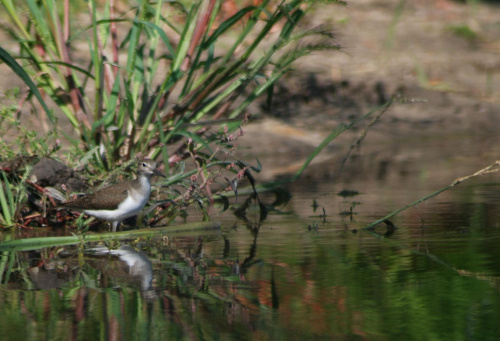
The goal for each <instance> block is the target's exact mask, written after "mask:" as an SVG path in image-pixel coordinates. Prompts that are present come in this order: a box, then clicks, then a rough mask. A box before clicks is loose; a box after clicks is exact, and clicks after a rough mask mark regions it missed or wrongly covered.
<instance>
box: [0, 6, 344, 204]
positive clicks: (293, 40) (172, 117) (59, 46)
mask: <svg viewBox="0 0 500 341" xmlns="http://www.w3.org/2000/svg"><path fill="white" fill-rule="evenodd" d="M330 2H331V3H334V4H345V3H343V2H341V1H330ZM0 3H1V4H2V5H3V7H4V9H5V11H6V13H7V15H8V17H9V19H10V20H9V22H8V24H6V25H4V26H3V30H4V31H5V32H7V33H8V34H10V36H11V37H12V41H11V42H9V44H8V46H9V47H10V51H7V48H6V47H5V48H3V47H0V59H1V60H2V61H3V62H4V63H6V64H7V65H8V66H9V67H11V68H12V70H13V71H14V72H16V74H18V75H19V76H20V77H21V78H22V79H23V81H24V82H25V83H26V85H27V86H28V87H29V89H30V90H29V92H28V95H27V97H25V98H24V99H20V100H19V103H20V104H21V103H30V101H26V99H27V98H29V99H31V98H32V96H34V97H35V98H36V100H37V102H38V103H39V104H40V106H41V107H40V106H39V105H36V104H35V103H33V102H32V101H31V103H32V104H33V105H32V111H33V112H34V114H35V115H37V116H38V120H39V122H40V126H41V127H44V126H45V127H48V129H50V130H54V131H56V132H57V133H58V134H60V135H61V136H64V137H65V139H66V140H68V141H69V142H70V144H71V145H72V146H73V147H74V148H73V151H72V154H71V155H72V156H71V157H72V159H73V160H76V159H79V162H78V168H80V169H87V171H89V172H90V173H91V174H94V175H95V174H96V173H97V177H98V178H101V179H102V177H103V176H102V175H99V174H102V173H103V172H104V171H109V170H111V169H114V168H115V166H116V165H120V164H124V163H127V162H128V161H130V160H132V159H133V158H134V157H136V156H137V155H143V156H145V155H147V156H149V157H151V158H153V159H157V158H159V157H160V156H161V157H162V159H163V162H164V165H165V172H166V173H167V175H168V179H167V180H166V181H165V182H163V183H161V185H162V186H165V188H167V189H168V190H164V191H163V193H162V199H164V200H167V201H168V202H170V203H172V202H175V203H176V207H177V208H176V212H179V211H181V210H182V209H183V208H184V207H186V206H187V205H189V204H192V203H200V202H202V201H206V200H208V201H213V196H214V195H215V194H220V193H222V191H223V190H224V189H225V188H227V187H229V188H230V187H231V186H227V183H226V180H225V178H226V177H228V178H231V179H233V178H234V177H235V176H236V179H238V178H241V177H243V176H245V177H248V176H250V172H251V171H258V170H259V169H258V168H259V167H253V168H252V167H251V166H250V165H249V164H247V163H245V162H243V161H241V160H235V159H234V158H233V156H232V153H233V151H234V149H235V148H236V143H235V141H236V140H237V138H239V137H241V136H242V135H243V134H244V129H243V128H242V126H243V125H244V124H245V123H246V122H247V121H248V119H249V115H248V113H247V110H248V106H249V105H250V104H251V103H252V102H253V101H255V100H256V99H257V98H258V97H260V96H268V101H271V99H272V93H273V87H274V84H275V83H276V82H277V81H278V80H279V79H280V78H281V77H282V76H283V75H284V74H285V73H286V72H287V71H288V70H289V69H290V68H291V66H292V63H293V62H294V61H295V60H297V59H298V58H300V57H302V56H304V55H307V54H310V53H312V52H314V51H328V50H337V49H338V48H339V47H338V46H337V45H336V44H335V43H334V42H333V40H332V38H333V37H332V35H331V34H330V33H329V32H327V31H325V30H324V29H317V28H316V29H309V30H298V27H299V23H300V22H301V20H302V19H303V18H304V16H305V15H306V13H307V12H308V11H309V10H310V9H311V7H312V6H314V5H315V4H316V2H315V1H300V0H291V1H282V2H280V3H279V4H276V3H274V2H271V1H269V0H263V1H261V2H260V3H259V5H258V6H246V7H243V8H241V9H239V10H238V11H237V12H236V13H234V14H232V15H230V16H229V17H224V16H223V13H222V12H221V5H222V1H220V0H205V1H198V2H189V3H178V2H163V1H157V2H153V1H139V2H138V5H137V6H134V7H131V8H128V9H127V8H125V5H124V3H122V2H118V1H107V2H104V3H102V4H101V3H98V2H97V1H96V0H90V1H88V12H85V11H81V12H75V8H73V7H71V6H70V1H69V0H64V1H56V0H47V1H36V0H27V1H26V2H25V3H23V4H18V3H15V2H13V1H12V0H0ZM86 13H88V15H87V16H85V14H86ZM76 19H78V20H81V23H78V22H77V20H76ZM275 32H279V33H275ZM12 44H15V45H17V48H15V47H14V48H13V47H11V46H12ZM6 45H7V44H6ZM82 45H85V46H86V47H85V48H84V49H82V48H78V49H77V48H75V46H82ZM76 55H78V59H77V58H75V56H76ZM65 122H68V123H70V125H71V127H72V128H73V132H69V131H67V130H64V129H62V128H61V127H62V126H64V125H65ZM186 164H191V165H192V167H186ZM228 172H229V173H233V175H231V174H226V175H224V174H225V173H228ZM220 179H222V180H220ZM213 184H219V188H220V189H217V190H216V191H215V192H213V191H212V189H211V186H212V187H213ZM222 184H224V185H222ZM173 185H178V186H180V188H181V189H180V190H179V189H177V190H172V189H171V187H172V186H173ZM166 186H168V187H166ZM182 191H184V192H182ZM165 197H166V198H167V199H165ZM167 206H168V205H167ZM171 206H173V205H172V204H171Z"/></svg>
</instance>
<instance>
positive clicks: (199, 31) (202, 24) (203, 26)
mask: <svg viewBox="0 0 500 341" xmlns="http://www.w3.org/2000/svg"><path fill="white" fill-rule="evenodd" d="M216 2H217V1H216V0H211V1H210V3H209V4H208V7H207V9H206V10H205V12H204V13H203V15H202V16H201V17H200V18H199V19H198V24H197V25H196V28H195V30H194V33H193V39H192V40H191V44H190V45H189V48H188V52H187V54H186V57H185V58H184V60H183V61H182V65H181V71H183V72H185V71H186V70H187V69H188V67H189V63H190V62H191V58H192V57H193V55H194V51H195V50H196V46H198V44H199V42H200V40H201V38H202V36H203V34H204V33H205V32H206V31H207V25H208V21H209V20H210V16H211V15H212V12H213V10H214V7H215V3H216Z"/></svg>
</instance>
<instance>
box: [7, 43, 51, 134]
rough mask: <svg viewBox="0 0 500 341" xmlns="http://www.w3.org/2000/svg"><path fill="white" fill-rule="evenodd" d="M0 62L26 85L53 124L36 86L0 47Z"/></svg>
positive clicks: (49, 112)
mask: <svg viewBox="0 0 500 341" xmlns="http://www.w3.org/2000/svg"><path fill="white" fill-rule="evenodd" d="M0 60H2V61H3V62H4V63H5V64H6V65H7V66H8V67H10V68H11V69H12V71H14V72H15V73H16V74H17V75H18V76H19V77H20V78H21V79H22V80H23V82H24V83H26V85H27V86H28V87H29V88H30V90H31V92H32V93H33V94H34V95H35V96H36V98H37V99H38V101H39V102H40V104H41V105H42V108H43V110H45V112H46V113H47V116H48V117H49V119H50V121H51V122H52V123H54V124H55V118H54V115H53V114H52V111H50V110H49V108H48V107H47V104H45V101H44V100H43V97H42V95H41V94H40V91H38V88H37V86H36V85H35V83H33V81H32V80H31V78H30V76H29V75H28V74H27V73H26V71H24V69H23V68H22V67H21V65H19V64H18V63H17V62H16V61H15V59H14V58H12V56H11V55H10V54H9V53H8V52H7V51H5V50H4V49H3V48H1V47H0Z"/></svg>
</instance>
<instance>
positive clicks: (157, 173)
mask: <svg viewBox="0 0 500 341" xmlns="http://www.w3.org/2000/svg"><path fill="white" fill-rule="evenodd" d="M153 174H154V175H158V176H161V177H164V178H166V177H167V176H166V175H165V174H163V173H162V172H160V171H159V170H158V169H153Z"/></svg>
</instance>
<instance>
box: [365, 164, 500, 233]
mask: <svg viewBox="0 0 500 341" xmlns="http://www.w3.org/2000/svg"><path fill="white" fill-rule="evenodd" d="M499 165H500V161H495V162H494V163H492V164H491V165H489V166H488V167H485V168H483V169H480V170H478V171H477V172H475V173H473V174H470V175H466V176H463V177H460V178H457V179H455V180H453V182H452V183H451V184H449V185H448V186H445V187H443V188H441V189H439V190H437V191H435V192H434V193H431V194H429V195H427V196H425V197H423V198H420V199H418V200H417V201H414V202H412V203H411V204H408V205H406V206H404V207H402V208H400V209H398V210H396V211H393V212H391V213H389V214H388V215H386V216H385V217H383V218H380V219H378V220H375V221H374V222H373V223H371V224H370V225H368V226H366V227H364V228H365V229H368V230H369V229H373V228H374V227H375V226H376V225H378V224H380V223H381V222H383V221H384V220H386V219H389V218H392V217H393V216H395V215H396V214H398V213H400V212H402V211H404V210H406V209H408V208H410V207H413V206H415V205H418V204H420V203H421V202H423V201H426V200H428V199H430V198H433V197H435V196H436V195H438V194H440V193H441V192H444V191H446V190H448V189H450V188H452V187H454V186H456V185H458V184H460V183H462V182H464V181H466V180H469V179H471V178H474V177H476V176H480V175H485V174H490V173H495V172H498V171H499V170H500V168H495V167H497V166H499ZM493 168H495V169H493Z"/></svg>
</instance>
